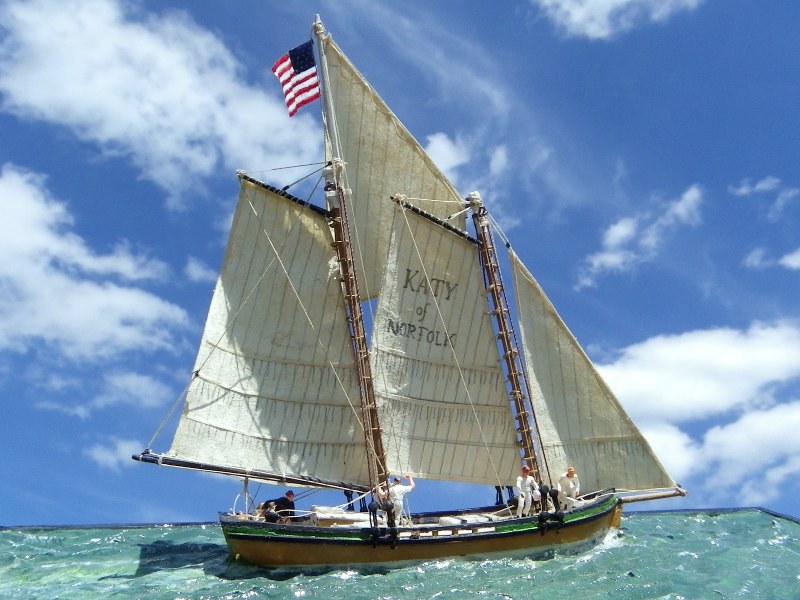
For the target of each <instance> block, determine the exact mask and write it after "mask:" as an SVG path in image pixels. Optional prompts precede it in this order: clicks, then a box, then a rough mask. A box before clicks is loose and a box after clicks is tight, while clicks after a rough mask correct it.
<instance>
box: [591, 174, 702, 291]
mask: <svg viewBox="0 0 800 600" xmlns="http://www.w3.org/2000/svg"><path fill="white" fill-rule="evenodd" d="M702 202H703V191H702V189H701V188H700V186H699V185H696V184H695V185H692V186H690V187H689V188H687V189H686V191H685V192H684V193H683V194H682V195H681V196H680V198H677V199H676V200H673V201H671V202H669V203H668V204H667V205H666V206H665V207H664V209H663V210H662V211H661V212H660V213H657V214H649V213H646V214H638V215H634V216H631V217H624V218H621V219H620V220H618V221H617V222H616V223H613V224H612V225H611V226H610V227H609V228H608V229H607V230H606V231H605V233H604V234H603V240H602V249H601V250H600V251H598V252H595V253H594V254H591V255H589V256H587V257H586V258H585V259H584V263H583V265H582V266H581V268H580V271H579V275H578V283H577V285H576V289H581V288H584V287H591V286H594V285H595V284H596V281H597V278H598V277H600V276H602V275H605V274H606V273H623V272H627V271H631V270H632V269H634V268H635V267H636V266H637V265H639V264H641V263H644V262H647V261H650V260H653V258H654V257H655V256H657V254H658V250H659V248H660V247H661V245H662V243H663V241H664V238H665V237H667V236H668V235H669V233H670V232H671V231H672V230H674V229H676V228H677V227H679V226H696V225H699V224H700V223H701V221H702V218H701V214H700V207H701V205H702Z"/></svg>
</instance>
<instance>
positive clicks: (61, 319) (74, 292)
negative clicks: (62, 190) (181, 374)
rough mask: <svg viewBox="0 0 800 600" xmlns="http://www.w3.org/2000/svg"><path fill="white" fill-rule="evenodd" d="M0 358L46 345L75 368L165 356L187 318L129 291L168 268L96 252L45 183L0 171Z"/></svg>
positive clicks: (123, 250)
mask: <svg viewBox="0 0 800 600" xmlns="http://www.w3.org/2000/svg"><path fill="white" fill-rule="evenodd" d="M0 212H2V214H3V219H0V255H2V256H3V260H2V261H0V350H13V351H16V352H24V351H26V349H28V348H29V347H31V346H33V345H38V344H41V343H43V344H45V345H49V346H51V347H54V348H56V349H57V350H59V351H60V352H61V353H62V354H63V355H64V356H66V357H68V358H70V359H73V360H79V359H80V360H92V359H97V358H101V357H108V356H113V355H117V354H119V353H122V352H125V351H130V350H155V349H165V348H169V347H170V346H171V343H172V332H174V331H175V330H176V329H180V328H183V327H186V326H187V323H188V319H187V315H186V313H185V312H184V311H183V309H181V308H180V307H178V306H175V305H174V304H171V303H169V302H166V301H164V300H162V299H161V298H159V297H157V296H155V295H153V294H152V293H150V292H147V291H145V290H144V289H141V288H137V287H134V286H133V285H131V284H132V283H135V282H137V281H141V280H146V279H158V278H161V277H163V276H164V275H165V273H166V272H167V271H168V269H167V267H166V265H165V264H163V263H162V262H161V261H158V260H156V259H154V258H151V257H148V256H146V255H144V254H135V253H133V251H132V250H131V248H130V247H129V245H128V244H126V243H120V244H119V245H118V246H117V248H116V249H115V250H114V251H113V252H111V253H109V254H102V253H98V252H96V251H93V250H91V249H90V248H89V246H88V245H87V244H86V242H85V240H83V239H82V238H81V237H80V236H78V235H76V234H75V233H74V232H73V231H72V230H71V225H72V216H71V215H70V213H69V211H68V209H67V206H66V205H65V204H64V203H63V202H59V201H58V200H56V199H55V198H53V197H52V196H51V195H50V193H49V192H48V190H47V188H46V185H45V179H44V177H43V176H41V175H39V174H36V173H31V172H29V171H26V170H24V169H21V168H19V167H16V166H14V165H9V164H6V165H4V166H3V167H2V169H0Z"/></svg>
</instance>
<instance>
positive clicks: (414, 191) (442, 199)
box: [320, 36, 465, 299]
mask: <svg viewBox="0 0 800 600" xmlns="http://www.w3.org/2000/svg"><path fill="white" fill-rule="evenodd" d="M320 52H321V53H324V58H325V59H326V61H327V69H328V77H329V80H328V86H329V87H328V88H326V90H325V91H326V92H327V93H328V99H329V100H330V101H331V104H332V106H333V111H334V114H333V115H326V142H327V143H326V149H327V153H328V156H327V157H326V158H327V159H328V160H331V159H332V158H334V157H335V156H339V157H340V158H341V159H342V160H343V161H344V162H345V165H346V177H347V179H346V181H343V182H340V184H341V185H342V187H343V188H345V189H348V188H349V189H350V190H351V192H352V198H351V204H350V210H351V211H352V212H351V214H352V215H353V218H352V219H351V228H352V230H353V246H354V255H355V256H358V257H360V258H358V259H357V260H358V261H359V262H358V264H357V265H356V270H357V271H358V272H359V291H360V294H361V296H362V298H363V299H366V298H373V297H375V296H376V295H377V294H378V292H379V284H380V281H381V277H382V272H383V262H382V259H383V256H385V250H386V247H387V246H388V244H389V231H390V230H389V225H390V223H391V219H392V204H391V202H390V201H389V198H390V197H391V196H393V195H395V194H398V193H402V194H405V195H406V196H408V197H409V198H410V199H413V200H412V202H413V203H414V204H415V205H416V206H418V207H419V208H421V209H422V210H424V211H426V212H428V213H430V214H432V215H434V216H436V217H439V218H441V219H446V218H447V217H448V216H449V215H451V214H453V213H457V212H459V211H460V210H461V208H462V206H463V201H462V199H461V197H460V196H459V195H458V192H457V191H456V190H455V188H454V187H453V185H452V184H451V183H450V182H449V181H448V180H447V178H446V177H445V175H444V174H443V173H442V172H441V171H440V170H439V168H438V167H437V166H436V165H435V164H434V163H433V161H432V160H431V159H430V158H429V157H428V155H427V154H426V153H425V151H424V150H423V149H422V147H421V146H420V145H419V143H418V142H417V141H416V140H415V139H414V137H413V136H412V135H411V134H410V133H409V132H408V130H407V129H406V128H405V127H404V126H403V124H402V123H401V122H400V121H399V120H398V119H397V117H396V116H395V115H394V114H393V113H392V111H391V110H389V108H388V107H387V106H386V104H385V103H384V102H383V100H382V99H381V98H380V96H378V94H377V93H376V92H375V90H373V89H372V87H370V85H369V84H368V83H367V81H366V80H365V79H364V78H363V77H362V76H361V74H360V73H359V72H358V71H357V70H356V68H355V67H354V66H353V64H352V63H351V62H350V61H349V60H348V59H347V57H346V56H345V55H344V54H343V53H342V51H341V50H340V49H339V48H338V46H336V44H335V43H334V41H333V39H332V38H331V37H330V36H328V37H327V38H324V39H323V42H322V44H321V50H320ZM330 129H335V136H333V137H334V138H335V139H337V140H338V142H339V144H338V145H339V147H338V148H337V149H332V147H331V141H332V135H331V133H330V132H329V130H330ZM451 224H452V225H454V226H456V227H459V228H460V229H462V230H463V229H464V227H465V217H464V216H463V215H462V216H460V217H457V218H455V219H453V220H452V221H451ZM361 261H363V262H361Z"/></svg>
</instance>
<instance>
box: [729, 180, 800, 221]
mask: <svg viewBox="0 0 800 600" xmlns="http://www.w3.org/2000/svg"><path fill="white" fill-rule="evenodd" d="M728 192H729V193H730V194H733V195H734V196H739V197H743V198H746V197H749V196H756V195H762V196H767V195H768V196H774V200H773V202H772V204H771V205H770V207H769V209H768V211H767V218H768V219H769V220H770V221H777V220H778V219H779V218H780V217H781V215H782V214H783V212H784V210H785V209H786V207H787V206H789V204H790V203H791V202H792V201H793V200H794V199H795V198H797V197H798V196H800V188H796V187H792V186H787V185H785V184H784V183H783V182H782V181H781V180H780V179H778V178H777V177H774V176H772V175H769V176H767V177H764V178H763V179H760V180H759V181H756V182H755V183H753V182H752V180H751V179H749V178H745V179H742V180H741V181H740V182H739V183H737V184H731V185H729V186H728Z"/></svg>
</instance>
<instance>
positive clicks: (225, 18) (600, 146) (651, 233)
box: [0, 0, 800, 525]
mask: <svg viewBox="0 0 800 600" xmlns="http://www.w3.org/2000/svg"><path fill="white" fill-rule="evenodd" d="M301 4H302V6H301ZM287 5H288V6H287ZM315 13H320V14H321V16H322V18H323V20H324V22H325V24H326V26H327V28H328V29H329V30H330V31H331V32H332V33H333V35H334V37H335V38H336V40H337V42H338V43H339V45H340V46H341V47H342V48H343V49H344V51H345V52H346V53H347V54H348V56H349V57H350V58H351V60H353V62H354V63H355V64H356V65H357V66H358V68H359V69H360V70H361V71H362V73H364V74H365V76H366V77H367V78H368V80H369V81H370V82H371V84H372V85H373V86H374V87H375V88H376V89H377V90H378V92H379V93H380V94H381V95H382V97H383V98H384V99H385V100H386V102H387V103H388V104H389V106H390V107H392V109H393V111H394V112H395V113H396V114H397V115H398V116H399V117H400V119H401V120H402V121H403V122H404V123H405V124H406V126H407V127H408V128H409V130H410V131H411V132H412V133H413V134H414V135H415V137H417V139H419V140H420V142H421V143H422V144H423V145H424V146H425V147H426V148H427V149H428V150H429V153H430V154H431V155H432V156H433V157H434V159H435V160H436V161H437V163H438V164H439V165H440V166H442V167H443V168H444V169H445V170H446V172H447V173H448V174H449V175H450V176H451V178H452V180H453V182H454V183H455V185H456V187H457V188H458V190H459V191H460V192H462V193H463V194H467V193H468V192H470V191H472V190H473V189H477V190H479V191H480V192H481V194H482V196H483V197H484V199H485V200H486V202H487V204H488V206H489V208H490V210H491V211H492V212H493V214H494V215H495V217H496V218H498V219H499V220H500V221H501V223H502V225H503V228H504V230H505V232H506V233H507V235H508V236H509V237H510V238H511V240H512V243H513V244H514V247H515V249H516V251H517V253H518V254H520V255H521V256H522V257H523V259H524V260H525V262H526V264H527V265H528V266H529V268H530V269H531V271H532V272H533V273H534V274H535V275H536V277H537V278H538V279H539V281H540V283H541V284H542V286H543V287H544V289H545V290H546V291H547V293H548V294H549V296H550V297H551V299H552V301H553V302H554V304H555V305H556V307H558V309H559V311H560V313H561V315H562V317H563V318H564V320H565V321H566V322H567V324H568V325H569V326H570V329H571V330H572V331H573V333H574V334H575V335H576V336H577V337H578V339H579V340H580V341H581V343H582V344H583V346H584V347H585V348H586V350H587V352H588V353H589V355H590V357H592V359H593V360H594V361H595V362H596V364H598V365H599V367H600V369H601V371H602V373H603V374H604V376H605V377H606V378H607V380H608V382H609V384H610V385H611V387H612V389H614V390H615V392H616V394H617V395H618V397H619V398H620V400H621V401H622V403H623V404H624V405H625V406H626V408H627V409H628V411H629V412H630V413H631V415H632V416H633V418H634V420H635V421H636V422H637V424H638V425H639V426H640V428H641V429H642V431H643V432H644V433H645V435H646V436H647V438H648V439H649V440H650V442H651V445H652V446H653V447H654V448H655V449H656V452H657V453H658V454H659V456H660V458H661V459H662V462H663V463H664V464H665V466H666V467H667V468H668V470H669V471H670V473H671V474H672V475H673V477H674V478H675V479H676V480H677V481H679V482H680V483H682V484H683V485H684V486H685V487H687V488H688V489H689V492H690V495H689V496H688V497H687V498H685V499H681V500H676V501H672V500H670V501H666V502H653V503H647V504H643V505H641V506H640V508H647V509H659V508H695V507H699V508H712V507H732V506H753V505H758V506H765V507H769V508H771V509H774V510H777V511H780V512H784V513H788V514H792V515H795V516H797V515H800V501H798V500H797V498H798V497H800V484H798V480H799V479H800V435H798V432H800V385H799V382H800V309H798V306H800V302H798V300H800V298H799V296H800V294H799V293H798V292H799V291H800V286H799V285H798V282H799V281H800V239H798V235H797V232H798V228H800V173H799V172H798V170H797V156H798V155H800V136H798V135H797V132H798V131H800V112H798V110H797V107H798V106H799V105H800V70H798V66H797V58H796V57H797V56H800V38H798V36H797V35H796V31H797V27H798V24H800V4H798V3H794V2H770V3H762V2H753V1H744V2H738V3H735V6H733V5H731V4H730V3H728V2H723V1H722V0H530V1H528V2H525V1H521V0H520V1H518V2H509V3H505V4H504V5H503V7H502V8H500V9H498V8H496V7H495V6H494V5H493V4H492V3H474V4H473V5H471V6H469V7H466V6H465V5H464V3H462V2H452V1H443V2H436V3H430V2H420V1H409V2H403V3H401V4H397V3H393V4H389V3H386V4H385V5H381V4H378V3H371V2H366V1H352V2H328V3H325V2H304V3H263V2H256V1H255V0H252V1H244V0H242V1H237V2H225V3H222V2H217V1H212V0H191V1H189V0H186V1H185V2H180V1H164V2H158V3H147V2H136V3H131V2H122V1H117V0H80V1H74V0H25V1H14V0H0V207H2V217H0V394H2V404H3V417H2V419H1V420H0V434H1V438H0V439H2V440H3V442H4V449H5V453H4V454H5V456H4V459H3V461H2V466H0V524H2V525H17V524H20V525H22V524H70V523H75V524H78V523H119V522H167V521H197V520H213V519H214V518H215V517H216V512H217V511H218V510H224V509H227V508H229V507H230V506H231V504H232V502H233V499H234V497H235V495H236V494H237V492H238V491H239V489H238V484H237V483H236V482H234V481H231V480H227V479H223V478H218V477H210V476H207V475H202V474H197V473H192V472H187V471H181V470H177V469H168V468H157V467H153V466H149V465H140V464H137V463H134V462H133V461H131V460H130V455H131V454H132V453H133V452H138V451H140V450H142V449H143V448H144V447H145V446H146V445H148V444H149V442H150V440H151V438H152V436H153V435H154V434H155V433H156V432H157V431H159V430H160V431H161V433H160V435H159V437H158V438H157V439H156V441H155V442H153V444H152V447H153V448H154V449H156V450H162V451H163V450H166V449H167V448H168V446H169V441H170V437H171V433H172V431H173V430H174V426H175V422H174V419H172V420H170V419H167V420H165V416H166V415H169V414H170V411H171V410H172V408H173V406H174V403H175V401H176V399H177V398H178V397H179V395H180V393H181V391H182V390H183V388H184V386H185V385H186V383H187V382H188V377H189V374H190V370H191V367H192V364H193V360H194V354H195V351H196V345H197V343H198V340H199V336H200V333H201V328H202V325H203V320H204V318H205V314H206V310H207V308H208V303H209V300H210V297H211V292H212V290H213V285H214V279H215V277H216V271H217V269H218V267H219V265H220V264H221V260H222V253H223V249H224V243H225V235H226V228H227V226H228V224H229V222H230V218H231V215H232V211H233V207H234V202H235V198H236V195H237V192H238V185H237V181H236V177H235V174H234V173H235V170H236V169H244V170H246V171H247V172H249V173H250V174H251V175H253V176H255V177H259V178H261V179H263V180H265V181H267V182H269V183H275V184H281V185H282V184H284V183H287V182H289V181H292V180H293V179H295V178H297V177H299V175H298V172H297V171H292V170H277V171H275V170H273V169H276V168H279V167H284V166H289V165H297V164H304V163H311V162H315V161H319V160H320V158H321V150H322V145H321V125H320V118H319V105H318V103H315V104H311V105H309V106H307V107H305V108H303V109H301V111H300V113H299V114H298V115H297V116H296V117H294V118H292V119H289V117H288V116H287V114H286V111H285V107H284V106H283V104H282V100H281V95H280V90H279V87H278V84H277V82H276V80H275V79H274V77H273V75H272V74H271V73H270V71H269V69H270V67H271V65H272V63H273V62H274V60H275V59H277V58H278V57H279V56H280V55H281V54H282V53H284V52H285V51H286V50H288V49H289V48H292V47H294V46H295V45H297V44H299V43H301V42H303V41H305V40H306V39H308V37H309V32H310V26H311V22H312V20H313V17H314V14H315ZM301 171H302V170H301ZM179 410H180V409H179V407H178V409H177V411H176V412H175V413H173V414H177V412H179ZM579 471H580V469H579ZM445 489H446V490H448V493H452V494H455V495H457V496H458V497H459V499H465V501H466V502H467V503H474V504H483V503H488V502H491V501H493V499H494V491H493V490H492V489H491V488H489V489H484V488H480V489H478V488H463V489H462V488H457V489H455V490H452V489H448V488H445ZM441 492H442V486H441V484H434V483H431V482H425V481H421V482H419V485H418V488H417V490H416V491H415V492H414V494H413V495H412V496H411V498H410V500H411V507H412V509H413V510H423V509H427V508H434V507H438V506H440V505H439V504H437V500H438V499H439V498H438V497H439V496H441ZM260 493H261V495H262V497H263V498H266V497H267V496H270V497H271V496H273V495H278V494H279V493H281V492H280V491H279V490H277V489H274V488H270V489H266V490H262V491H261V492H260ZM330 494H332V493H329V496H325V494H323V495H322V496H321V497H317V498H314V499H313V502H314V503H324V502H335V501H338V495H330ZM311 501H312V500H309V502H311Z"/></svg>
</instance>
